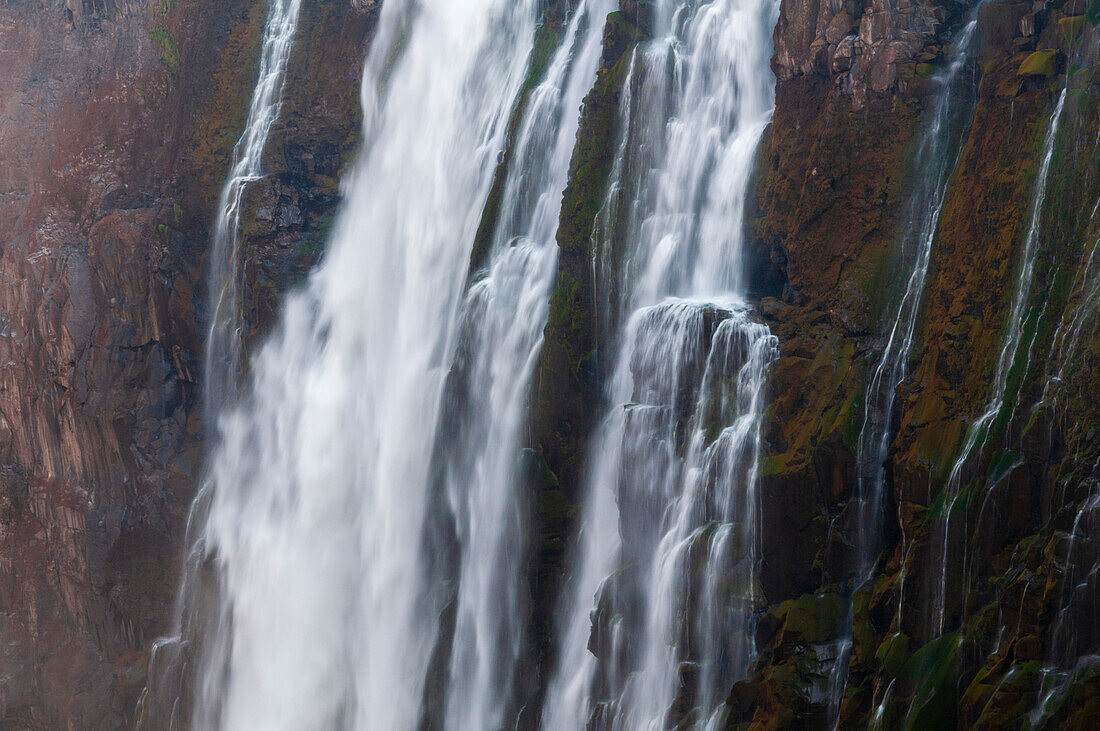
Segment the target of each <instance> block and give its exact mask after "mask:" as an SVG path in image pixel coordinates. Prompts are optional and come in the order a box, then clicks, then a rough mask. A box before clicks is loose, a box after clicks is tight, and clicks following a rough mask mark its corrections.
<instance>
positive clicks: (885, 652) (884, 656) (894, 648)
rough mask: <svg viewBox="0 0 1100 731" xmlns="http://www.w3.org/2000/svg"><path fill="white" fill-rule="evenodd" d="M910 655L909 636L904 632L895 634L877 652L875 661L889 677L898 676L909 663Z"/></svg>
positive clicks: (883, 642) (884, 641)
mask: <svg viewBox="0 0 1100 731" xmlns="http://www.w3.org/2000/svg"><path fill="white" fill-rule="evenodd" d="M910 654H911V653H910V651H909V636H908V635H906V634H905V633H903V632H895V633H894V634H892V635H890V636H889V637H887V638H886V639H885V640H883V641H882V644H880V645H879V646H878V649H877V650H875V659H876V660H878V661H879V664H880V665H881V666H882V669H883V670H885V671H886V673H887V674H888V675H890V676H896V675H897V674H898V673H900V672H901V669H902V668H903V667H904V666H905V663H906V662H908V661H909V657H910Z"/></svg>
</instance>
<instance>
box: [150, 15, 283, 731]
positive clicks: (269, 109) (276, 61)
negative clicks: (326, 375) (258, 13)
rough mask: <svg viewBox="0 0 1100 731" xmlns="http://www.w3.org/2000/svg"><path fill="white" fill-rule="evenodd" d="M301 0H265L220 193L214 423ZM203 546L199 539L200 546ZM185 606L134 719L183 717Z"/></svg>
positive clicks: (159, 647)
mask: <svg viewBox="0 0 1100 731" xmlns="http://www.w3.org/2000/svg"><path fill="white" fill-rule="evenodd" d="M300 9H301V0H271V3H270V6H269V8H268V15H267V22H266V25H265V27H264V33H263V38H262V41H261V48H260V66H259V74H258V76H257V79H256V85H255V87H254V88H253V91H252V97H251V100H250V101H249V106H248V117H247V118H246V121H245V128H244V131H243V132H242V133H241V137H240V139H239V140H238V141H237V144H236V146H235V147H234V148H233V165H232V167H231V169H230V171H229V176H228V178H227V179H226V182H225V185H224V186H223V187H222V191H221V195H220V197H219V199H218V209H217V218H216V219H215V221H214V236H213V240H212V243H211V252H210V274H209V276H210V280H209V300H210V326H209V330H208V332H207V341H206V354H205V356H206V357H205V378H206V380H205V384H204V392H203V413H204V414H205V416H206V418H207V420H208V421H209V422H211V423H215V422H216V419H217V417H218V415H219V414H220V413H221V412H222V410H223V409H224V408H225V406H226V405H227V404H231V403H232V402H233V401H234V400H235V399H236V397H237V382H238V379H239V374H240V369H241V348H242V330H243V329H244V325H245V323H244V319H243V317H242V312H241V302H240V277H241V275H242V272H241V265H240V244H241V239H240V236H241V213H242V210H241V205H242V201H243V198H244V193H245V190H246V188H247V187H248V184H249V183H251V182H253V181H255V180H258V179H260V178H261V177H263V174H264V173H263V164H262V163H263V153H264V149H265V148H266V147H267V142H268V139H269V138H270V136H271V127H272V125H273V124H274V123H275V121H276V120H278V118H279V112H280V110H281V108H282V102H283V91H284V86H285V77H286V69H287V64H288V62H289V60H290V52H291V49H292V47H293V45H294V43H293V41H294V33H295V31H296V30H297V28H298V15H299V11H300ZM209 497H210V486H209V484H206V485H203V486H202V487H201V488H200V490H199V494H198V497H197V498H196V500H195V505H194V506H193V508H192V514H191V515H190V516H189V519H188V529H187V535H186V536H185V542H186V544H187V545H188V546H193V547H194V546H195V543H196V541H197V540H199V539H198V538H197V537H196V536H195V535H194V533H195V531H196V529H197V530H201V527H202V526H201V525H196V524H201V523H202V522H203V520H205V510H206V508H207V506H208V501H209ZM199 552H201V546H200V547H199ZM199 560H201V559H199V557H198V556H197V555H196V553H194V552H193V553H192V555H191V556H189V557H188V560H187V564H188V565H187V566H185V568H184V573H185V579H184V586H182V587H181V590H180V595H181V596H180V598H179V599H178V601H177V603H178V604H181V605H182V604H183V603H184V602H186V601H187V597H188V596H189V595H191V594H192V593H193V592H194V591H195V587H194V586H193V584H194V583H195V581H197V578H196V573H197V571H198V567H197V566H196V565H195V563H196V561H199ZM183 612H184V608H183V607H182V606H179V607H177V610H176V616H175V624H174V627H173V632H172V635H171V636H169V637H163V638H160V639H158V640H157V641H155V642H154V643H153V647H152V650H151V653H150V660H149V678H150V680H149V682H148V687H147V688H146V690H145V691H144V692H143V693H142V696H141V699H140V701H139V703H138V706H139V709H138V726H139V727H146V726H149V727H157V726H162V725H167V726H169V727H174V726H175V725H176V724H178V723H180V722H181V719H180V713H181V711H182V709H181V708H180V707H179V703H180V701H181V698H180V696H182V695H184V691H183V689H182V687H181V686H182V685H184V684H185V683H186V680H185V679H184V678H183V674H184V673H185V672H186V669H185V667H184V666H186V665H187V663H188V658H186V657H185V653H184V652H183V644H184V643H185V637H186V636H187V635H190V634H192V633H191V632H190V631H189V630H187V629H185V625H186V623H187V622H186V619H185V617H184V616H183Z"/></svg>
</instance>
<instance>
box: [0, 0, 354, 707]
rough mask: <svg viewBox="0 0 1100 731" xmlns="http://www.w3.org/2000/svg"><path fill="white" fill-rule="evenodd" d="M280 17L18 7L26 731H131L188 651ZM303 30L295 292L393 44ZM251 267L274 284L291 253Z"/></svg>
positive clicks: (9, 137) (11, 676)
mask: <svg viewBox="0 0 1100 731" xmlns="http://www.w3.org/2000/svg"><path fill="white" fill-rule="evenodd" d="M372 5H373V4H372ZM365 9H366V8H364V9H363V10H365ZM265 12H266V9H265V4H264V3H263V2H259V1H254V0H239V1H238V0H230V1H229V2H198V3H177V2H176V1H175V0H163V1H162V0H156V2H145V1H144V0H142V1H140V2H139V1H137V0H106V1H105V2H103V1H100V0H64V1H62V0H51V1H49V2H46V1H45V0H10V1H9V2H5V3H3V4H0V59H2V62H0V66H2V67H3V69H4V73H3V74H2V75H0V231H3V233H2V234H0V243H2V253H0V272H2V275H0V279H2V281H3V285H0V323H2V325H0V331H2V337H0V361H2V362H3V364H4V365H3V366H2V371H3V372H2V374H0V546H2V548H0V553H2V555H3V559H2V561H0V617H2V619H0V636H2V638H3V639H2V642H0V644H2V649H0V725H3V726H4V727H5V728H111V727H117V726H119V725H122V724H124V722H125V719H126V718H128V717H129V716H130V714H131V713H132V710H133V708H134V704H135V702H136V694H137V692H138V691H139V690H140V688H141V686H142V683H143V674H144V665H145V662H146V658H147V651H148V647H149V643H150V642H151V640H152V639H153V638H155V637H156V636H158V635H160V634H162V633H164V632H165V631H167V629H168V623H169V620H170V615H171V610H172V602H173V599H174V595H175V591H176V576H177V572H178V567H179V553H180V548H181V543H182V530H183V524H184V521H185V520H186V516H187V511H188V506H189V504H190V500H191V497H192V495H193V492H194V489H195V486H196V483H197V482H198V479H199V477H200V474H199V470H200V466H201V454H200V443H201V436H202V425H201V423H200V418H199V416H200V415H199V413H198V411H197V408H196V406H197V404H198V400H197V392H198V388H199V386H198V384H199V383H200V380H201V376H202V374H201V372H200V369H201V360H202V359H201V348H202V340H203V338H202V335H201V333H202V331H203V328H204V325H203V322H204V319H205V316H206V313H205V301H206V294H205V292H204V291H203V275H204V268H205V257H206V251H207V246H208V241H209V231H208V229H209V226H210V224H211V222H212V220H213V217H214V206H215V204H216V201H217V195H218V191H219V188H220V186H221V184H222V181H223V179H224V176H225V174H226V171H227V170H228V167H229V164H230V160H231V155H232V148H233V145H234V144H235V142H236V139H237V137H238V136H239V134H240V131H241V129H242V127H243V124H244V115H245V113H246V112H247V104H248V99H249V95H250V94H251V90H252V84H253V77H254V75H255V64H256V60H257V58H258V56H257V51H258V43H259V39H260V33H261V32H262V27H263V23H264V20H265ZM304 15H305V16H307V19H308V25H306V24H305V23H304V24H303V27H304V28H306V29H307V32H304V33H302V35H303V42H302V43H300V44H299V47H300V50H299V51H297V52H296V55H295V58H294V60H293V61H292V68H291V71H290V74H291V77H292V83H291V84H289V85H288V86H289V88H290V89H291V90H292V92H291V94H290V96H289V98H288V102H287V106H286V114H284V117H283V119H282V120H281V127H280V129H279V130H277V132H276V133H275V138H276V139H277V141H278V144H277V145H276V144H273V145H272V149H271V150H270V160H269V166H268V169H269V170H271V171H273V173H274V174H275V177H277V178H278V179H280V180H283V179H285V182H283V183H281V185H282V188H280V190H281V191H283V192H284V193H285V195H287V196H288V197H291V198H293V199H294V200H295V202H296V205H298V209H299V210H300V211H303V212H302V213H300V214H299V215H298V216H297V218H294V217H291V219H290V220H288V221H287V222H286V225H282V224H281V223H280V224H278V225H274V226H272V228H271V232H270V234H271V236H273V237H275V236H276V235H278V236H281V237H282V239H283V240H284V243H283V244H282V247H283V248H284V249H289V250H290V251H291V252H293V256H292V258H294V267H290V266H281V267H280V271H281V272H284V273H283V274H282V275H281V276H283V278H284V280H283V283H286V282H287V280H288V279H292V278H293V277H294V276H295V272H296V271H297V270H298V269H300V268H302V267H305V266H308V263H309V261H310V260H311V259H310V257H311V256H315V255H316V254H315V252H313V251H312V249H311V248H310V243H309V242H310V239H309V237H308V231H309V230H310V228H311V227H313V228H316V227H317V226H318V225H319V224H318V221H323V220H325V217H326V216H330V215H331V212H332V209H333V208H334V206H335V204H336V202H337V193H336V188H335V183H334V182H331V181H332V180H334V179H335V177H336V175H337V174H338V172H339V169H340V167H341V166H342V165H343V162H344V159H345V157H346V155H347V154H348V152H349V151H350V149H351V148H352V147H353V145H354V144H355V140H356V132H357V130H358V117H357V111H356V110H357V106H358V105H357V102H356V101H355V100H357V90H358V78H359V73H358V68H359V66H360V65H361V58H362V55H363V44H364V43H365V41H366V38H367V36H368V31H369V28H370V27H371V24H372V16H371V15H369V14H367V13H364V12H362V11H360V10H356V9H354V8H352V7H349V5H348V4H347V3H346V2H335V1H332V2H320V3H310V4H309V8H308V10H307V11H305V12H304ZM333 39H336V40H335V41H334V40H333ZM307 54H308V60H307ZM295 81H300V82H301V83H294V82H295ZM281 194H282V193H281ZM298 198H304V199H305V200H304V201H303V202H301V203H297V200H298ZM249 245H250V247H252V248H251V249H250V252H252V255H251V256H250V260H251V261H252V262H254V264H253V265H252V268H251V269H250V272H251V271H254V270H255V269H261V270H262V268H263V266H264V262H266V261H267V260H268V259H269V255H268V254H267V253H266V250H264V249H263V248H262V247H260V246H259V244H257V243H253V242H250V244H249ZM299 250H301V252H302V253H301V254H299V253H298V252H299ZM295 267H296V268H295ZM252 278H253V279H254V280H259V279H262V276H257V275H253V277H252ZM254 291H262V288H261V287H256V288H254ZM264 307H266V308H267V309H270V307H271V304H270V302H267V303H265V305H264ZM254 309H257V310H259V309H261V308H259V307H258V306H257V307H256V308H254ZM254 319H255V320H256V321H257V322H260V321H262V320H263V317H261V316H260V315H256V317H255V318H254Z"/></svg>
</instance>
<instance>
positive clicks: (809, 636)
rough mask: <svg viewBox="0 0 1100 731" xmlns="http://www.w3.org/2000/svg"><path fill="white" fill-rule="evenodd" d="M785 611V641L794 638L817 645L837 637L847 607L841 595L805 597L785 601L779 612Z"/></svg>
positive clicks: (809, 595) (811, 595)
mask: <svg viewBox="0 0 1100 731" xmlns="http://www.w3.org/2000/svg"><path fill="white" fill-rule="evenodd" d="M784 610H785V615H786V616H785V617H784V621H783V630H782V632H783V637H784V639H787V637H788V636H794V637H797V638H798V639H800V640H801V641H802V642H806V643H810V644H814V643H819V642H827V641H829V640H832V639H835V638H836V635H837V631H838V630H839V628H840V619H841V616H842V615H843V613H844V611H845V604H844V600H843V599H842V598H841V597H840V595H839V594H832V593H829V594H804V595H803V596H800V597H799V598H798V599H794V600H792V601H789V602H783V604H782V605H780V611H784Z"/></svg>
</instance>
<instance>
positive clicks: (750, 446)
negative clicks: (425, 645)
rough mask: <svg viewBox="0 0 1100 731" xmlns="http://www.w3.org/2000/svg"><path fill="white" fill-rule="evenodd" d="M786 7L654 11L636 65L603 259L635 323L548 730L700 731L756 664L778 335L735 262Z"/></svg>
mask: <svg viewBox="0 0 1100 731" xmlns="http://www.w3.org/2000/svg"><path fill="white" fill-rule="evenodd" d="M777 10H778V7H777V4H775V3H773V2H770V1H768V0H763V1H756V0H741V1H739V0H722V1H719V2H711V3H697V2H682V1H674V0H665V1H663V2H659V3H656V7H655V16H656V17H655V20H654V28H655V38H656V40H654V41H652V42H650V43H648V44H647V45H646V46H645V47H644V48H641V49H639V50H638V51H637V52H636V53H635V56H634V58H633V61H632V67H631V70H630V74H629V78H628V80H627V82H626V83H627V91H626V92H625V93H624V102H623V116H624V119H623V124H622V129H623V138H622V140H621V143H620V147H619V150H618V159H617V161H616V165H615V168H614V173H613V175H614V179H613V180H612V185H611V194H610V197H609V200H608V202H607V205H606V207H605V213H606V215H605V216H604V217H603V221H604V224H605V227H606V226H614V225H618V226H622V227H623V229H622V230H618V231H606V230H605V231H604V232H603V236H604V237H607V238H614V239H616V240H620V241H627V242H631V243H630V244H629V245H628V247H627V249H626V250H625V251H623V252H621V254H622V261H621V263H619V264H618V265H612V264H607V263H606V262H604V265H605V268H606V269H608V270H609V271H615V270H617V271H618V275H617V276H618V281H617V282H615V283H614V284H612V285H609V286H608V289H609V290H613V291H615V292H618V293H621V294H620V295H619V296H620V298H621V301H620V302H619V303H618V304H617V306H614V307H613V309H616V310H618V311H622V312H624V313H628V314H626V315H625V316H624V324H623V325H622V334H621V336H619V337H618V342H619V343H620V344H619V352H618V356H617V359H616V365H615V368H614V373H613V376H612V378H611V380H610V385H609V388H608V401H609V402H610V403H612V404H616V406H614V407H613V408H612V409H611V411H610V412H609V413H608V415H607V417H606V419H605V421H604V424H603V425H602V427H601V428H600V430H599V433H598V434H597V436H596V438H595V439H594V443H593V452H592V454H593V456H592V458H591V468H590V472H589V476H588V487H587V495H588V505H587V507H586V511H585V519H584V521H583V524H582V527H581V536H582V539H581V542H580V543H581V549H580V551H579V553H580V555H579V556H578V557H577V560H576V570H575V582H574V588H573V591H574V595H573V598H572V599H571V600H570V601H567V602H566V603H565V610H564V616H563V617H562V620H561V625H562V633H563V638H564V639H563V650H562V653H561V658H560V661H559V669H558V671H557V674H556V677H555V679H554V680H553V682H552V683H551V686H550V691H549V700H548V703H547V710H546V714H545V718H544V724H545V725H546V726H547V727H548V728H562V729H570V728H579V727H581V726H583V725H584V724H585V723H586V721H588V720H591V722H592V723H593V724H594V725H595V726H596V727H600V728H604V727H606V728H647V727H650V728H652V727H664V726H665V725H666V724H667V723H679V722H684V723H689V722H690V723H694V724H696V725H699V726H702V725H703V724H705V723H707V722H708V720H710V719H712V717H715V716H714V714H715V713H716V712H717V711H718V709H719V708H720V706H721V703H722V701H723V700H724V699H725V696H726V694H727V693H728V691H729V688H730V686H731V684H732V682H733V681H734V680H736V679H737V678H738V677H740V676H743V674H744V673H745V671H746V670H747V667H748V663H749V661H750V660H751V657H752V653H753V647H754V646H753V641H752V632H751V628H752V615H753V611H754V609H755V608H756V603H757V601H758V600H759V594H758V591H757V588H756V585H755V583H756V579H755V569H756V537H755V536H756V520H757V517H756V500H755V491H754V487H755V477H756V456H757V452H758V448H759V420H760V416H761V410H762V400H763V386H764V382H765V373H766V369H767V366H768V364H769V363H770V362H771V360H772V358H774V356H775V341H774V338H773V337H772V336H771V335H770V333H769V332H768V330H767V328H766V327H765V326H764V325H762V324H760V323H757V322H754V321H753V319H752V317H751V316H750V315H749V312H748V310H747V308H746V306H745V305H744V304H743V302H742V300H741V297H740V295H739V292H740V291H741V283H740V269H741V261H740V252H741V229H742V225H743V221H742V213H743V205H744V196H745V191H746V188H747V183H748V179H749V175H750V172H751V167H752V163H753V153H754V151H755V148H756V144H757V141H758V140H759V137H760V134H761V133H762V131H763V129H764V126H765V125H766V124H767V122H768V120H769V118H770V113H771V107H772V93H773V92H772V84H773V79H772V76H771V73H770V71H769V70H768V59H769V57H770V53H771V48H770V42H769V39H770V32H771V31H770V29H771V27H772V24H773V23H774V21H775V15H776V12H777ZM612 209H614V210H612ZM611 222H618V223H614V224H612V223H611ZM613 325H614V323H613ZM615 503H617V505H618V511H617V515H616V511H615V508H614V505H615ZM616 533H618V534H619V535H621V537H622V540H621V541H619V540H616V539H613V538H609V536H614V535H615V534H616ZM594 595H595V596H596V606H595V608H592V598H593V596H594ZM590 609H591V617H592V619H591V625H592V626H591V627H590V620H589V616H590ZM590 637H591V639H590ZM590 646H591V647H592V653H593V654H589V653H588V652H587V648H588V647H590ZM578 668H580V669H581V670H580V671H578Z"/></svg>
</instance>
